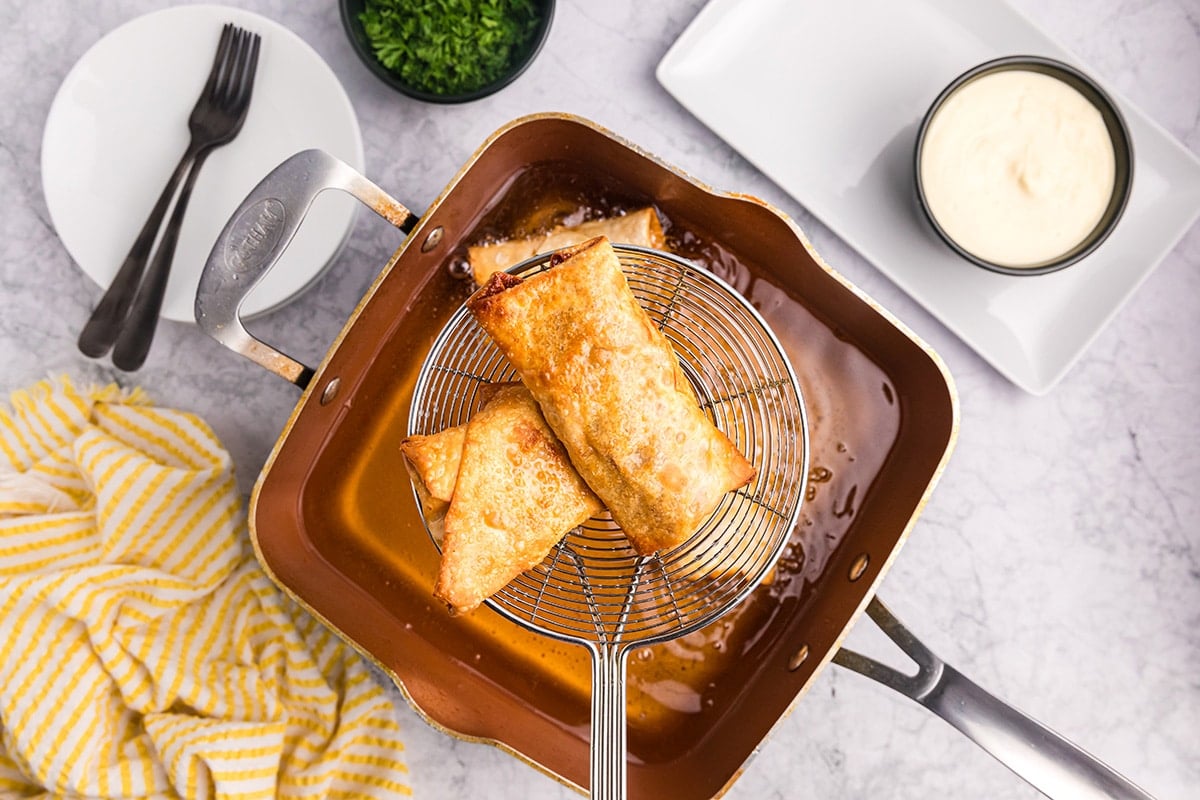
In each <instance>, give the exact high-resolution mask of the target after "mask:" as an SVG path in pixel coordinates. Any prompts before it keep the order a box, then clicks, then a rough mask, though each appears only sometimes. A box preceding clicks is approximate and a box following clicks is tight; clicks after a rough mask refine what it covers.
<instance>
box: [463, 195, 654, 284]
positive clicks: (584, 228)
mask: <svg viewBox="0 0 1200 800" xmlns="http://www.w3.org/2000/svg"><path fill="white" fill-rule="evenodd" d="M597 236H607V237H608V239H609V241H612V242H621V243H622V244H636V245H641V246H642V247H653V248H655V249H658V250H662V249H663V248H664V247H666V244H667V242H666V236H664V235H663V229H662V223H660V222H659V221H658V214H657V213H656V212H655V211H654V209H653V208H650V207H646V208H639V209H638V210H636V211H630V212H629V213H628V214H625V215H623V216H619V217H609V218H607V219H597V220H592V221H590V222H585V223H583V224H581V225H576V226H574V227H566V226H563V225H560V226H558V227H557V228H554V229H553V230H551V231H550V232H549V233H547V234H545V235H543V236H534V237H530V238H528V239H512V240H508V241H504V242H496V243H495V244H484V245H477V246H475V247H470V248H467V261H469V262H470V264H471V273H472V274H473V275H474V276H475V282H476V283H478V284H479V285H480V286H482V285H483V284H485V283H487V280H488V278H490V277H491V276H492V273H494V272H500V271H503V270H506V269H508V268H509V267H511V266H513V265H514V264H519V263H520V262H522V261H524V260H525V259H527V258H529V257H531V256H536V255H538V254H540V253H549V252H550V251H551V250H559V249H561V248H563V247H569V246H571V245H575V244H579V243H580V242H584V241H587V240H588V239H592V238H595V237H597Z"/></svg>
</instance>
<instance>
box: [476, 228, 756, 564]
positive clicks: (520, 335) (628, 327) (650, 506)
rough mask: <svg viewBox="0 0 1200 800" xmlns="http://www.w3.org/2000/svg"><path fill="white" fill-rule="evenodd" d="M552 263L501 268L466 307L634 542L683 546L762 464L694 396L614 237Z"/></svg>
mask: <svg viewBox="0 0 1200 800" xmlns="http://www.w3.org/2000/svg"><path fill="white" fill-rule="evenodd" d="M551 264H552V266H551V267H550V268H549V269H548V270H546V271H544V272H540V273H538V274H536V275H533V276H531V277H529V278H528V279H525V280H522V279H521V278H518V277H516V276H513V275H509V274H508V273H503V272H501V273H496V274H495V275H493V276H492V277H491V278H490V279H489V281H488V283H487V284H486V285H484V286H483V288H481V289H479V290H478V291H477V292H476V293H475V294H474V295H472V297H471V298H470V299H469V300H468V301H467V306H468V308H469V309H470V310H471V312H472V313H473V314H474V316H475V318H476V319H477V320H478V321H479V323H480V325H481V326H482V327H483V328H484V330H486V331H487V332H488V333H489V334H490V335H491V337H492V339H493V341H495V342H496V344H497V346H499V348H500V350H501V352H503V353H504V355H505V356H506V357H507V358H508V360H509V362H510V363H511V364H512V365H513V367H515V368H516V370H517V371H518V372H519V373H520V375H521V378H522V380H523V381H524V383H525V386H526V387H527V388H528V389H529V391H530V392H531V393H532V394H533V396H534V398H535V399H536V400H537V402H538V404H539V405H540V406H541V408H542V413H543V414H544V415H545V417H546V421H547V422H548V423H549V424H550V427H551V429H553V431H554V432H555V433H556V434H557V435H558V438H559V440H560V441H561V442H562V443H563V446H564V447H566V450H567V453H568V454H569V455H570V458H571V462H572V463H573V464H574V465H575V469H577V470H578V471H579V474H580V475H582V476H583V479H584V480H585V481H587V483H588V485H589V486H590V487H591V488H592V490H593V491H594V492H595V493H596V494H597V495H599V496H600V499H601V500H603V501H604V503H605V505H607V506H608V509H609V511H610V512H611V513H612V516H613V519H614V520H615V521H616V522H617V524H618V525H620V526H621V527H622V528H623V529H624V531H625V534H626V536H628V537H629V540H630V541H631V542H632V544H633V546H634V548H635V549H636V550H637V551H638V552H639V553H642V554H650V553H654V552H656V551H658V550H662V549H666V548H671V547H674V546H676V545H678V544H680V543H682V542H683V541H684V540H685V539H687V538H688V537H689V536H690V535H691V534H692V533H694V532H695V531H696V530H697V529H698V528H699V527H700V525H701V524H702V523H703V522H704V520H705V519H706V518H707V517H708V515H709V514H711V513H712V511H713V509H714V508H716V506H717V505H718V503H719V502H720V500H721V498H722V497H723V496H724V495H725V493H726V492H728V491H731V490H733V489H736V488H739V487H741V486H744V485H746V484H747V483H749V482H750V481H751V480H753V478H754V475H755V470H754V467H753V466H751V465H750V463H749V462H748V461H747V460H746V459H745V457H744V456H743V455H742V454H741V453H740V452H738V450H737V448H736V447H734V445H733V443H732V442H731V441H730V440H729V438H728V437H727V436H725V434H723V433H722V432H721V431H719V430H717V428H716V427H715V426H714V425H713V424H712V422H711V421H710V420H709V419H708V418H707V417H706V416H705V415H704V413H703V412H702V411H701V410H700V409H699V407H698V406H697V405H696V401H695V398H694V396H693V394H692V393H691V391H690V387H687V386H686V385H685V384H686V378H685V377H684V375H683V373H682V371H681V370H680V369H679V366H678V362H677V359H676V356H675V352H674V350H673V349H672V347H671V344H670V342H669V341H668V340H667V338H666V337H665V336H664V335H663V334H662V332H661V331H659V330H658V328H656V327H655V325H654V323H653V322H652V321H651V319H650V317H649V316H648V315H647V314H646V312H645V311H644V310H643V309H642V307H641V306H640V305H639V304H638V302H637V298H636V297H634V295H633V292H632V290H631V289H630V288H629V284H628V283H627V282H626V280H625V276H624V274H623V273H622V272H621V265H620V262H619V261H618V260H617V256H616V253H615V252H614V251H613V249H612V246H611V245H610V243H609V241H608V240H607V239H605V238H604V237H598V238H595V239H592V240H590V241H587V242H585V243H583V244H580V245H577V246H575V247H571V248H567V249H566V250H561V251H559V253H558V254H557V255H556V256H555V257H554V259H553V260H552V261H551Z"/></svg>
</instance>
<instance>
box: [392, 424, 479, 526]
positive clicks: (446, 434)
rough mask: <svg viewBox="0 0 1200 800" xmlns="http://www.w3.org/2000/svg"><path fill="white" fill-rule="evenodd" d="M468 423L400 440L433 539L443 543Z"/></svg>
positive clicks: (405, 463) (406, 465)
mask: <svg viewBox="0 0 1200 800" xmlns="http://www.w3.org/2000/svg"><path fill="white" fill-rule="evenodd" d="M466 438H467V426H466V425H456V426H455V427H453V428H447V429H445V430H443V431H438V432H437V433H434V434H431V435H428V436H409V437H408V438H407V439H405V440H404V441H403V442H401V443H400V452H401V453H403V454H404V466H405V468H406V469H407V470H408V475H409V477H410V478H411V479H412V482H413V486H414V487H416V490H417V496H418V497H420V498H421V509H422V511H424V513H425V521H426V523H427V524H428V525H429V532H430V533H431V534H433V538H434V539H435V540H436V541H437V542H438V544H441V543H442V537H443V535H444V528H443V525H442V522H443V519H444V517H445V516H446V510H447V509H448V508H449V507H450V498H452V497H453V496H454V485H455V484H456V483H457V482H458V465H459V461H460V459H461V458H462V449H463V442H464V441H466Z"/></svg>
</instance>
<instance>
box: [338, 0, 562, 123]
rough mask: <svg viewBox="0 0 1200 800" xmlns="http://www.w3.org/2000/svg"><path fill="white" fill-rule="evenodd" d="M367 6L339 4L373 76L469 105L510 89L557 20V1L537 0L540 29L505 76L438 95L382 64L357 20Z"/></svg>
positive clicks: (343, 0) (424, 95) (344, 0)
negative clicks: (551, 22)
mask: <svg viewBox="0 0 1200 800" xmlns="http://www.w3.org/2000/svg"><path fill="white" fill-rule="evenodd" d="M364 5H365V0H339V1H338V7H339V9H340V11H341V17H342V27H344V28H345V29H346V35H347V36H348V37H350V44H351V45H352V46H353V47H354V52H355V53H357V54H358V57H359V58H360V59H361V60H362V62H363V64H364V65H366V67H367V69H369V70H370V71H371V72H372V73H374V75H375V77H377V78H379V80H381V81H383V82H384V83H386V84H387V85H388V86H390V87H392V88H393V89H395V90H396V91H398V92H401V93H402V94H406V95H408V96H409V97H413V98H416V99H417V100H424V101H426V102H429V103H466V102H469V101H471V100H478V99H480V98H481V97H487V96H488V95H490V94H494V93H496V92H498V91H500V90H501V89H503V88H504V87H505V86H508V85H509V84H510V83H512V82H513V81H515V80H516V79H517V78H518V77H519V76H520V75H521V73H523V72H524V71H525V70H526V69H527V68H528V67H529V65H530V64H532V63H533V59H534V57H535V56H537V54H538V52H539V51H540V50H541V49H542V44H544V43H545V41H546V37H547V35H548V34H549V33H550V21H551V20H552V19H553V18H554V0H538V2H537V6H538V13H539V14H540V18H539V20H538V26H537V29H536V30H535V31H534V32H533V36H532V37H531V38H530V40H529V44H527V45H526V47H525V50H524V52H522V53H520V54H518V56H517V57H516V58H514V59H513V60H512V62H511V63H510V64H509V66H508V69H507V70H506V71H505V72H504V74H503V75H501V76H500V77H499V78H497V79H496V80H494V81H492V82H491V83H489V84H487V85H485V86H481V87H479V88H478V89H474V90H472V91H470V92H463V93H462V94H436V93H434V92H429V91H425V90H424V89H418V88H417V87H415V86H411V85H409V84H407V83H405V82H404V80H403V79H402V78H401V77H400V76H399V75H397V74H396V73H395V72H392V71H391V70H390V69H388V68H387V67H385V66H384V65H383V64H381V63H379V59H377V58H376V57H375V53H374V51H372V49H371V42H370V41H369V40H368V39H367V34H366V32H365V31H364V30H363V26H362V23H361V22H360V21H359V19H358V16H359V14H361V13H362V11H363V6H364Z"/></svg>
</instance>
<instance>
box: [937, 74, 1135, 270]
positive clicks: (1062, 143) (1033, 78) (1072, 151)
mask: <svg viewBox="0 0 1200 800" xmlns="http://www.w3.org/2000/svg"><path fill="white" fill-rule="evenodd" d="M920 171H921V183H922V188H923V190H924V193H925V200H926V204H927V205H928V207H929V211H930V213H931V214H932V215H933V217H934V218H935V219H936V220H937V222H938V225H940V226H941V228H942V230H943V231H945V233H946V235H947V236H949V237H950V238H951V239H953V240H954V241H955V242H956V243H957V244H958V245H959V246H961V247H962V248H963V249H964V250H966V251H968V252H970V253H972V254H973V255H975V256H977V257H979V258H981V259H983V260H985V261H990V262H992V263H995V264H1000V265H1002V266H1007V267H1031V266H1036V265H1039V264H1043V263H1045V262H1047V261H1050V260H1052V259H1054V258H1056V257H1057V256H1060V255H1063V254H1065V253H1067V252H1068V251H1070V250H1071V249H1072V248H1074V247H1075V246H1076V245H1078V244H1079V243H1080V242H1081V241H1083V239H1084V238H1086V237H1087V235H1088V234H1089V233H1091V232H1092V230H1093V229H1094V228H1095V227H1096V224H1097V223H1098V222H1099V221H1100V218H1101V216H1103V214H1104V210H1105V208H1106V207H1107V206H1108V203H1109V200H1110V199H1111V197H1112V193H1113V185H1114V182H1115V180H1116V157H1115V155H1114V152H1113V144H1112V139H1111V137H1110V136H1109V133H1108V129H1107V128H1106V127H1105V125H1104V119H1103V118H1102V117H1101V116H1100V112H1099V111H1098V110H1097V109H1096V107H1095V106H1094V105H1092V104H1091V103H1090V102H1088V100H1087V99H1086V98H1085V97H1084V96H1083V95H1082V94H1080V93H1079V92H1078V91H1076V90H1075V89H1074V88H1072V87H1071V86H1068V85H1067V84H1066V83H1064V82H1062V81H1060V80H1057V79H1056V78H1052V77H1050V76H1049V75H1043V74H1042V73H1039V72H1031V71H1028V70H1004V71H999V72H993V73H991V74H988V75H984V76H982V77H980V78H976V79H975V80H973V81H970V82H969V83H967V84H965V85H963V86H962V87H961V88H960V89H958V90H957V91H955V92H954V93H953V94H952V95H950V97H948V98H947V99H946V101H945V102H944V103H942V106H941V108H940V109H938V110H937V111H936V112H935V113H934V116H933V119H932V120H930V123H929V126H928V128H927V130H926V133H925V141H924V145H923V147H922V150H921V163H920Z"/></svg>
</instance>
